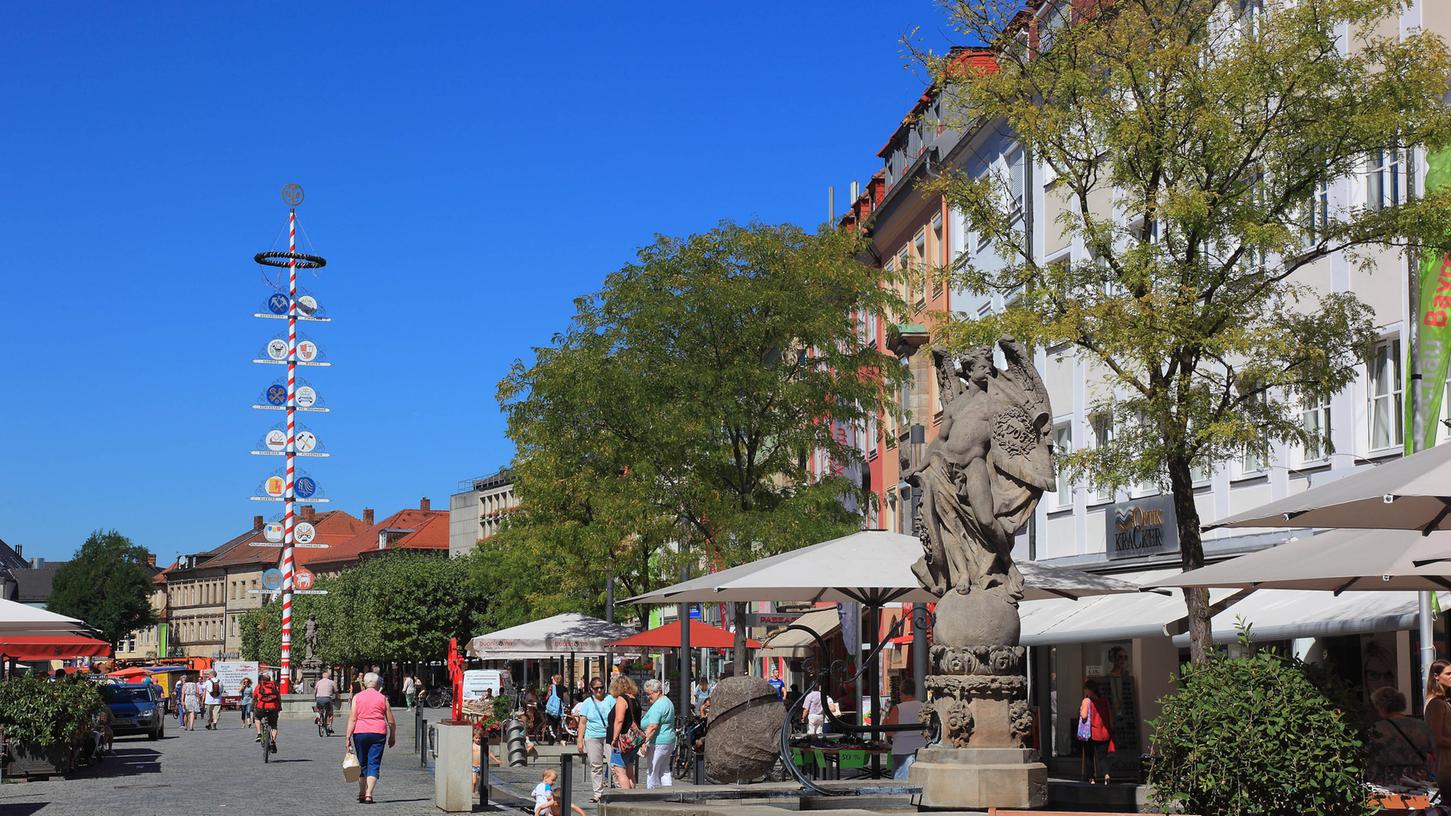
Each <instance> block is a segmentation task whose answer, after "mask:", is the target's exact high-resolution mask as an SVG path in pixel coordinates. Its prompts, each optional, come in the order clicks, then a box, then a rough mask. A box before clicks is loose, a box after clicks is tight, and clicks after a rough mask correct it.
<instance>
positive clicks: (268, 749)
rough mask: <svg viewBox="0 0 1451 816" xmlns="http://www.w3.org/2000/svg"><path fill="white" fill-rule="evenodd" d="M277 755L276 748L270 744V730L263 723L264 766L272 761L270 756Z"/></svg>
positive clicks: (269, 727)
mask: <svg viewBox="0 0 1451 816" xmlns="http://www.w3.org/2000/svg"><path fill="white" fill-rule="evenodd" d="M275 753H277V748H276V746H275V745H273V743H272V728H271V726H269V725H268V724H267V723H266V722H265V721H264V722H263V723H262V763H263V764H264V765H265V764H267V763H269V762H271V761H272V755H273V754H275Z"/></svg>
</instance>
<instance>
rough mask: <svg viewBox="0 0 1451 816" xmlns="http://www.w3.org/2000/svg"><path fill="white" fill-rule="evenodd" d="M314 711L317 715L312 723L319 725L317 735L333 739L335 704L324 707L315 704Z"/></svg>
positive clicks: (327, 704) (324, 705)
mask: <svg viewBox="0 0 1451 816" xmlns="http://www.w3.org/2000/svg"><path fill="white" fill-rule="evenodd" d="M312 710H313V711H314V712H316V714H317V716H316V717H313V718H312V721H313V722H314V723H317V735H318V736H319V737H331V736H332V735H333V704H332V703H330V702H329V703H325V704H323V705H318V704H317V703H313V706H312Z"/></svg>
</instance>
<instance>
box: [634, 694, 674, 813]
mask: <svg viewBox="0 0 1451 816" xmlns="http://www.w3.org/2000/svg"><path fill="white" fill-rule="evenodd" d="M645 696H646V697H647V698H649V700H650V708H649V710H648V711H646V712H645V717H644V718H643V719H641V720H640V724H641V725H643V726H644V727H645V750H646V752H647V753H646V755H645V788H646V789H649V788H658V787H661V786H664V787H667V788H668V787H670V785H671V784H673V782H674V780H672V779H671V778H670V758H671V757H672V756H674V755H675V703H673V702H671V701H670V698H669V697H667V696H666V695H665V687H664V686H663V685H661V684H660V681H659V680H656V679H655V678H653V677H652V678H650V679H649V680H646V681H645Z"/></svg>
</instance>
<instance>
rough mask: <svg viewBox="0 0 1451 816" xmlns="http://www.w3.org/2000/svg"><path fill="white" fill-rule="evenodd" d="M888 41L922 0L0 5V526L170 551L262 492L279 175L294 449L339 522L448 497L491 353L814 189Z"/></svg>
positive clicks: (502, 442) (485, 434)
mask: <svg viewBox="0 0 1451 816" xmlns="http://www.w3.org/2000/svg"><path fill="white" fill-rule="evenodd" d="M918 26H920V27H921V30H920V31H919V32H918V34H917V37H918V39H919V41H920V42H923V43H926V44H928V45H933V46H941V45H942V44H943V43H945V42H947V40H948V36H947V33H946V32H945V31H944V28H943V17H942V14H941V12H940V10H939V9H938V7H937V6H936V4H935V3H933V2H931V1H930V0H899V2H887V3H883V2H870V0H865V1H860V2H833V3H826V2H791V3H781V2H766V3H750V2H737V3H731V4H725V3H719V4H692V3H685V4H682V3H633V4H614V5H601V4H586V3H551V4H543V3H518V4H510V5H508V6H505V5H503V4H495V3H436V4H423V5H417V4H414V5H409V4H398V3H390V4H382V3H299V4H288V5H282V4H266V5H264V4H260V3H233V4H211V3H187V4H182V3H165V4H149V3H148V4H100V3H8V4H5V6H4V8H3V9H0V98H3V99H4V109H5V113H4V121H3V124H0V188H3V190H4V193H0V236H3V237H4V243H5V258H4V264H5V267H6V270H5V274H4V277H3V280H4V289H5V296H4V297H3V298H0V302H3V303H4V304H5V305H6V308H5V309H4V317H3V319H0V343H3V348H4V349H5V353H4V354H3V356H0V360H3V362H0V371H3V372H4V377H3V382H4V388H3V393H4V394H5V397H4V398H3V399H0V450H3V452H4V454H3V458H0V461H3V463H4V467H0V538H3V539H4V540H6V541H7V542H9V543H11V544H12V545H14V544H20V545H23V546H24V548H25V553H26V555H40V556H44V557H47V558H66V557H69V555H70V553H71V552H73V551H74V549H75V548H76V547H77V546H78V545H79V544H80V542H81V541H82V540H84V538H85V536H86V535H87V533H88V532H89V531H91V530H93V529H96V528H116V529H118V530H120V531H121V532H123V533H125V534H127V535H129V536H131V537H132V538H133V539H135V540H136V541H137V542H138V543H140V544H143V545H145V546H147V547H148V548H150V549H151V550H152V551H153V552H156V553H158V554H159V555H160V557H161V558H162V559H163V560H170V558H172V557H173V556H174V555H176V554H177V553H181V552H195V551H199V550H202V549H207V548H210V547H212V546H215V545H216V544H217V543H220V542H221V541H222V540H224V539H226V538H228V537H230V536H232V535H234V534H236V533H237V532H240V531H241V530H242V529H244V528H245V527H246V525H247V524H249V523H250V519H251V517H252V515H253V514H254V513H259V512H262V513H265V514H267V515H269V516H270V515H271V514H273V513H275V512H278V511H279V510H280V506H279V505H275V504H262V503H258V502H252V501H249V500H248V496H250V495H252V494H253V492H254V491H255V489H256V487H257V485H258V484H259V483H260V482H261V481H262V480H263V479H264V478H265V476H266V475H267V474H268V473H269V472H270V470H271V469H272V468H273V467H276V466H278V465H280V460H279V459H276V458H270V457H269V458H264V457H256V456H250V455H248V451H249V450H250V449H252V447H254V444H255V443H256V442H257V441H258V440H259V439H260V438H261V437H262V435H263V434H264V432H265V431H266V429H267V428H268V427H270V425H271V423H272V422H274V421H277V420H278V419H279V418H280V415H279V414H276V413H264V412H260V411H253V410H251V409H249V408H248V405H249V404H251V403H252V402H253V401H254V399H255V397H256V395H257V394H259V393H260V392H261V391H262V390H263V389H264V388H265V387H266V385H267V384H268V383H270V382H271V381H272V379H273V378H274V377H276V376H278V375H279V374H280V373H281V371H280V369H279V368H278V367H272V366H258V365H252V364H251V363H250V362H249V361H250V360H251V359H252V357H254V356H256V354H257V352H258V351H259V350H260V349H261V348H262V346H263V345H264V344H265V342H266V340H267V339H268V338H269V337H270V336H272V333H273V332H277V331H281V330H282V329H283V327H284V326H283V324H282V323H281V322H280V321H263V320H256V319H253V318H252V317H250V315H251V313H252V312H253V311H256V310H257V309H258V307H259V306H260V305H261V304H262V302H263V301H264V300H265V298H266V295H267V294H268V289H267V288H266V286H265V285H264V283H263V280H262V276H261V274H260V272H259V270H258V268H257V267H256V266H255V265H254V264H253V263H252V262H251V257H252V255H253V253H255V252H258V251H262V250H266V249H285V235H284V234H283V233H282V229H283V227H284V225H285V221H286V209H285V207H284V205H283V204H282V203H281V202H280V200H279V198H278V192H277V191H278V189H279V187H280V186H281V185H282V184H283V183H285V182H290V181H296V182H300V183H301V184H303V186H304V187H305V188H306V190H307V200H306V202H305V203H304V204H303V205H302V206H301V207H300V208H299V211H298V212H299V220H300V222H301V224H302V227H303V230H305V232H306V235H307V237H308V238H310V239H311V242H312V243H311V247H312V250H314V251H316V252H317V253H319V254H322V255H324V256H326V257H327V258H328V262H329V263H328V266H327V268H326V269H325V270H323V272H322V273H321V274H319V275H317V276H313V277H304V278H303V285H304V286H305V287H306V288H308V289H310V290H311V291H313V292H314V293H315V294H316V295H317V296H318V297H319V299H320V300H321V301H322V303H323V305H324V307H325V308H326V309H327V310H328V311H329V312H331V314H332V315H333V316H334V318H335V322H334V323H332V324H331V325H327V326H321V327H317V328H315V329H312V330H311V331H310V333H311V335H312V336H313V337H314V339H316V340H318V341H319V343H320V345H321V347H322V349H323V353H324V354H325V355H326V356H327V357H328V358H329V359H331V360H332V361H333V363H334V365H333V367H331V368H326V369H312V370H304V371H303V375H304V377H306V378H307V379H309V380H310V381H311V382H312V383H313V384H314V385H315V386H316V387H317V388H318V390H319V392H320V393H321V394H322V397H323V399H324V400H326V401H327V403H328V404H330V405H331V407H332V408H333V412H332V413H330V414H326V415H312V416H310V417H307V416H306V415H304V416H305V422H306V423H307V424H309V425H310V426H311V427H312V428H313V429H314V430H315V431H316V432H317V433H318V435H319V436H320V438H321V439H322V442H323V444H324V445H325V446H327V448H329V449H330V450H331V451H332V453H333V457H332V458H331V459H326V460H312V461H311V462H309V461H307V460H303V461H304V467H305V469H307V470H308V471H310V472H311V474H312V475H314V476H315V477H317V479H318V481H319V483H320V485H321V487H322V489H323V491H324V492H325V494H326V495H328V496H330V497H331V498H332V499H333V501H334V504H333V505H332V506H334V507H341V508H343V509H346V510H348V511H350V512H353V513H355V514H356V513H358V512H359V511H360V509H361V508H362V507H364V506H369V507H375V508H378V510H379V514H380V516H381V515H382V514H384V513H389V512H392V511H394V510H396V509H398V508H400V507H403V506H416V503H417V501H418V499H419V498H421V497H424V496H428V497H430V498H431V499H432V500H433V506H434V507H435V508H446V507H447V502H448V494H449V493H451V492H453V491H454V489H455V486H456V484H457V483H458V481H459V480H461V479H467V478H470V477H473V476H478V475H483V474H486V473H489V472H492V471H493V470H494V469H496V468H498V467H499V466H501V465H504V464H507V462H508V460H509V458H510V456H511V454H512V445H511V444H510V442H509V441H508V439H507V438H506V437H505V436H504V422H503V418H502V416H501V415H500V413H499V410H498V406H497V403H496V402H495V399H494V387H495V385H496V383H497V382H498V380H499V379H500V377H501V376H503V374H504V373H505V371H506V369H507V367H508V365H509V363H510V362H511V361H512V360H514V359H515V358H518V357H525V358H528V357H529V356H531V348H532V347H534V346H538V345H541V344H544V343H547V342H548V340H549V337H550V335H551V334H552V333H553V332H555V331H558V330H560V329H561V328H563V327H564V326H565V325H566V323H567V321H568V318H569V316H570V315H571V314H572V311H573V307H572V303H571V301H572V299H573V298H574V297H576V296H578V295H581V294H584V293H587V292H590V291H593V290H595V289H596V288H598V286H599V284H600V282H601V280H602V279H603V277H604V276H605V275H606V274H608V273H609V272H610V271H611V270H614V269H616V268H618V267H619V266H620V265H621V264H623V263H625V262H627V261H628V260H629V259H630V258H631V257H632V255H633V253H634V251H635V249H636V248H637V247H639V246H640V245H642V244H645V243H647V242H649V240H650V239H651V236H652V235H653V234H655V233H666V234H686V233H690V232H695V231H700V230H703V229H707V228H709V227H711V226H712V225H714V224H715V223H716V222H717V221H719V220H720V219H723V218H729V219H734V220H738V221H746V220H751V219H761V220H764V221H768V222H782V221H794V222H797V223H802V224H806V225H815V224H817V223H818V222H820V221H821V220H823V218H824V216H825V211H826V188H827V185H830V184H834V185H836V188H837V202H838V207H839V208H840V207H841V206H842V204H843V202H844V201H845V198H846V192H845V190H846V186H847V184H848V183H849V182H850V181H851V180H852V179H853V178H855V179H859V180H865V179H866V178H867V177H868V176H869V175H870V174H871V172H872V171H874V170H875V169H876V168H877V167H878V164H879V161H878V159H877V158H876V157H875V155H874V154H875V152H876V150H877V149H878V148H879V147H880V146H881V145H882V143H883V142H884V141H885V140H886V138H887V136H888V135H889V134H890V133H891V131H892V130H893V128H894V127H895V125H896V123H897V121H898V120H899V119H900V117H901V116H902V114H903V113H905V112H906V110H907V109H908V108H909V107H910V106H911V104H912V102H913V101H914V99H915V98H916V96H917V94H918V93H920V91H921V89H922V86H923V83H924V77H923V75H922V73H921V71H920V69H916V68H912V67H910V66H909V65H908V64H907V62H906V61H905V60H904V59H903V54H902V48H901V45H900V43H899V39H900V37H901V36H902V35H904V34H907V33H908V32H911V31H912V30H913V29H914V28H917V27H918ZM307 246H308V245H307V244H305V243H304V244H303V247H304V249H306V248H307Z"/></svg>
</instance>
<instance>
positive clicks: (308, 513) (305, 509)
mask: <svg viewBox="0 0 1451 816" xmlns="http://www.w3.org/2000/svg"><path fill="white" fill-rule="evenodd" d="M316 515H317V511H315V510H313V508H312V505H310V504H304V505H303V506H302V518H303V520H304V521H312V519H313V517H314V516H316Z"/></svg>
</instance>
